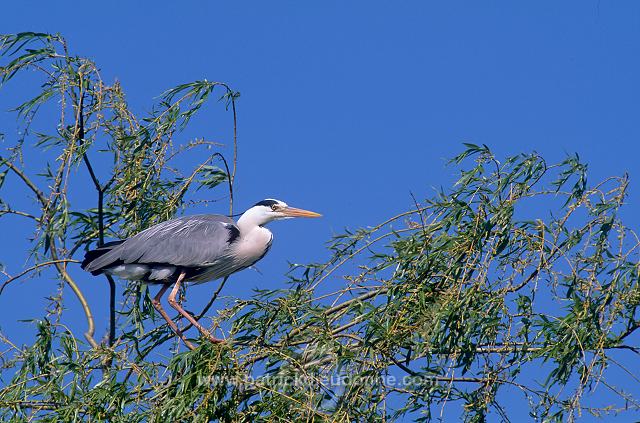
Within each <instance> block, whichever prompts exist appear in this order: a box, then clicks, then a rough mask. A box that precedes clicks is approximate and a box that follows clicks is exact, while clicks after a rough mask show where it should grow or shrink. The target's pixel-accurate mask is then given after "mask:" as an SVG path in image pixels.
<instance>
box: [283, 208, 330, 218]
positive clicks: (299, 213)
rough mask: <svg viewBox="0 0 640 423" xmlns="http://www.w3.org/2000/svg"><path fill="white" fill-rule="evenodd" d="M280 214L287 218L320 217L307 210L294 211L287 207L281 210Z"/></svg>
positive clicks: (318, 214) (294, 209)
mask: <svg viewBox="0 0 640 423" xmlns="http://www.w3.org/2000/svg"><path fill="white" fill-rule="evenodd" d="M282 214H284V215H285V216H287V217H320V216H322V215H321V214H320V213H316V212H312V211H309V210H302V209H296V208H295V207H287V208H285V209H284V210H282Z"/></svg>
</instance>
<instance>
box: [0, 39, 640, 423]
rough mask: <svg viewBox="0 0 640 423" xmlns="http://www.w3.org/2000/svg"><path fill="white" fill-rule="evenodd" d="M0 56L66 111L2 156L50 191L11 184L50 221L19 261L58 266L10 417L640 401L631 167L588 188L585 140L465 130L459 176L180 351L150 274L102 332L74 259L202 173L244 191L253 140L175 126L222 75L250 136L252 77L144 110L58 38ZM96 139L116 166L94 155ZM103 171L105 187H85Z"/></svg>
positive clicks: (540, 407) (12, 360)
mask: <svg viewBox="0 0 640 423" xmlns="http://www.w3.org/2000/svg"><path fill="white" fill-rule="evenodd" d="M0 52H1V53H2V54H3V57H4V59H5V62H6V63H4V65H3V67H2V68H1V69H0V71H1V76H2V82H3V83H4V84H8V83H10V82H11V81H10V80H11V79H13V78H14V77H18V76H19V75H20V74H21V73H23V72H24V71H26V70H35V71H36V73H37V74H38V75H41V76H42V77H43V78H44V79H43V81H44V82H42V81H41V82H40V86H41V91H40V92H39V93H38V94H37V95H36V96H35V97H33V98H32V99H30V100H28V101H26V102H24V103H23V104H21V105H19V106H18V107H17V109H16V112H17V113H18V114H19V115H20V116H22V117H23V118H24V122H25V124H26V125H27V126H28V125H30V124H31V122H33V121H34V120H35V119H37V116H38V110H39V108H40V107H41V106H43V105H45V104H54V105H56V107H58V108H60V112H61V113H60V120H59V122H58V124H57V126H56V129H55V130H54V131H53V132H51V133H37V132H29V131H26V132H25V139H20V140H18V141H17V142H15V143H13V144H11V146H10V147H8V148H6V154H4V155H3V156H2V158H1V159H0V176H1V178H2V180H4V179H5V178H8V177H9V176H8V175H11V177H12V178H13V183H15V184H21V185H22V189H23V191H24V192H25V193H28V195H31V196H33V197H35V199H36V206H35V207H33V208H32V209H29V210H19V209H16V208H14V207H13V206H12V200H13V199H12V198H9V197H7V193H6V192H5V193H4V194H2V192H1V191H0V194H2V196H0V201H1V203H0V206H1V207H2V210H0V217H1V216H6V215H18V216H22V217H23V218H24V219H29V220H30V221H31V222H32V223H33V230H34V233H35V236H34V239H33V249H32V251H31V252H30V253H31V257H32V261H33V263H32V264H33V267H30V268H29V269H27V270H26V271H25V272H24V275H22V274H21V275H18V276H20V277H23V276H29V275H30V274H32V273H33V272H36V271H39V270H41V269H42V268H49V267H52V269H53V270H54V271H55V275H56V277H57V279H58V280H59V284H58V291H57V294H54V295H52V300H51V301H52V304H51V307H50V308H49V309H48V310H46V311H44V312H43V315H42V316H40V317H39V320H38V325H37V330H38V333H37V337H36V341H35V343H34V344H33V345H29V346H25V347H18V346H16V345H15V344H14V343H12V342H11V340H10V339H8V338H6V337H4V336H3V338H2V344H3V345H4V347H3V348H4V351H3V353H2V363H3V366H2V373H1V377H2V384H3V386H2V388H1V389H0V415H1V416H2V418H3V420H14V421H22V420H33V419H37V420H42V421H73V420H92V421H94V420H108V421H163V422H164V421H211V420H221V421H249V420H251V421H254V420H255V421H261V420H262V421H272V420H278V421H280V420H286V421H346V420H349V421H392V420H395V419H399V418H401V417H404V418H408V419H415V420H417V419H424V420H435V419H438V418H444V419H448V418H449V419H450V418H453V417H458V416H463V417H464V419H465V420H467V421H484V420H485V419H487V418H492V419H494V420H495V419H500V420H507V421H508V420H510V419H512V420H518V419H520V418H522V416H527V415H528V418H533V419H535V420H538V421H553V420H555V421H565V420H569V421H571V420H573V419H576V418H578V417H580V416H584V415H586V414H588V413H591V414H593V415H596V416H609V415H615V414H620V413H622V414H623V415H629V416H631V415H636V414H635V413H637V412H638V411H640V410H639V408H640V405H639V404H638V401H637V400H636V398H634V396H633V393H634V392H635V393H637V392H639V390H638V379H637V378H636V376H634V375H633V371H632V370H629V368H630V367H632V366H633V363H634V362H635V361H637V353H638V348H639V347H638V345H637V341H638V338H637V334H636V333H635V332H636V330H637V329H638V327H639V325H640V323H639V321H638V320H637V318H638V316H637V314H638V313H637V308H638V304H639V303H640V289H639V285H638V278H639V274H638V245H639V240H638V238H637V236H636V234H635V233H634V232H633V231H632V230H631V229H629V228H627V227H625V226H624V224H623V223H622V221H621V218H620V215H621V214H620V211H621V208H622V206H623V204H624V200H625V196H626V190H627V186H628V180H627V177H626V176H621V177H611V178H608V179H606V180H604V181H601V182H599V183H597V184H589V183H588V182H587V167H586V165H584V164H583V163H581V162H580V160H579V158H578V157H577V156H571V157H568V158H567V159H566V160H564V161H563V162H561V163H556V164H549V163H547V162H546V161H545V160H544V159H543V158H542V157H540V156H539V155H537V154H521V155H518V156H514V157H510V158H507V159H504V160H499V159H498V158H496V157H495V156H494V155H493V154H492V153H491V151H490V150H489V149H488V148H487V147H485V146H475V145H471V144H467V145H466V149H465V151H464V152H463V153H462V154H460V155H459V156H457V157H456V158H454V159H453V160H452V163H451V165H452V166H455V167H456V168H459V169H460V176H459V179H458V181H457V182H456V183H455V185H453V186H452V187H450V188H447V189H442V190H441V191H440V192H439V193H437V194H436V195H434V196H433V197H431V198H428V199H426V200H424V201H421V202H417V201H416V204H415V208H413V209H411V210H407V211H406V212H405V213H402V214H400V215H397V216H395V217H393V218H391V219H389V220H387V221H385V222H382V223H381V224H380V225H378V226H375V227H369V228H361V229H358V230H356V231H346V232H345V233H344V234H342V235H339V236H336V237H334V238H333V239H332V240H331V241H330V242H329V243H328V246H327V247H328V249H329V251H330V252H331V258H330V259H329V260H328V261H327V262H326V263H315V264H310V265H307V266H295V267H293V268H292V269H291V272H290V273H289V274H288V275H286V279H287V281H286V283H283V287H285V288H283V289H281V290H277V291H256V293H255V295H253V296H252V297H251V298H238V299H234V300H233V301H230V302H228V303H227V304H226V306H225V307H224V308H223V309H219V310H218V311H217V313H210V314H211V315H212V316H209V320H207V323H206V324H208V325H210V326H211V327H212V328H213V327H222V328H223V329H224V330H225V331H226V332H227V336H228V338H229V342H227V343H224V344H221V345H214V344H210V343H208V342H206V340H204V339H201V340H200V344H199V347H198V348H196V349H195V350H194V351H185V350H180V351H174V352H173V353H172V354H162V353H166V352H167V345H173V346H174V347H175V345H176V344H175V343H174V344H171V342H172V341H173V338H172V333H171V331H170V330H169V328H168V327H167V326H166V325H161V324H159V323H158V321H157V320H155V319H156V318H157V316H154V313H153V308H152V307H150V303H149V294H148V291H147V290H146V288H145V287H144V286H136V285H131V287H130V288H129V289H128V290H127V291H126V292H125V293H124V295H123V296H122V297H119V301H118V302H119V305H116V302H117V301H116V300H117V298H116V297H115V290H113V289H112V291H111V292H112V298H111V299H110V301H111V310H112V323H113V322H114V321H115V312H116V311H117V312H118V313H119V314H120V316H121V318H120V319H119V320H118V325H117V327H113V325H112V330H111V333H110V336H109V337H107V339H106V340H104V341H102V342H97V341H96V340H95V339H94V329H93V322H92V313H91V309H90V307H89V305H88V304H87V302H86V300H85V299H84V296H83V294H82V292H81V290H80V289H79V288H78V286H77V284H76V282H75V281H74V279H73V277H72V275H71V272H70V271H69V268H70V267H72V266H77V264H76V263H75V260H76V259H77V258H78V257H80V256H81V255H82V252H83V251H84V250H85V249H86V248H88V246H90V245H92V244H93V243H101V242H104V239H111V238H121V237H125V236H127V235H129V234H131V233H133V232H136V231H138V230H140V229H141V228H144V227H147V226H148V225H151V224H153V223H156V222H158V221H161V220H164V219H167V218H169V217H170V216H172V215H173V214H174V213H176V212H177V211H178V210H179V209H180V208H181V207H188V206H189V204H190V202H189V201H187V200H186V198H187V197H186V196H187V194H188V193H189V192H193V191H194V190H193V189H191V188H192V185H193V186H195V187H203V188H206V189H213V190H214V191H216V190H217V191H218V196H222V195H224V194H225V193H226V195H228V196H229V197H230V199H231V202H230V205H231V206H232V195H233V191H232V186H233V185H232V184H233V174H234V172H235V164H236V160H235V156H234V158H233V160H230V161H229V162H230V163H231V164H232V165H231V167H229V166H227V161H226V160H225V158H224V157H223V155H222V154H221V153H220V150H218V146H217V145H213V144H212V143H208V142H205V141H204V140H196V141H193V142H190V143H183V144H181V145H174V140H175V139H176V137H177V134H179V133H180V131H182V130H183V129H184V128H186V127H187V125H188V123H189V120H190V119H191V118H192V117H193V116H194V115H195V114H196V113H197V112H198V110H199V109H200V108H201V106H202V105H203V104H204V103H205V102H206V101H207V100H208V99H209V97H210V96H211V94H212V93H214V91H216V90H220V93H219V95H218V98H219V99H221V100H222V101H224V102H225V104H226V106H227V107H228V108H229V109H231V110H232V111H233V117H234V120H233V122H234V133H235V100H236V99H237V97H238V93H236V92H234V91H232V90H231V89H230V88H229V87H227V86H226V85H225V84H222V83H215V82H208V81H199V82H194V83H191V84H185V85H182V86H179V87H176V88H174V89H172V90H169V91H167V92H166V93H165V94H164V95H163V96H162V97H161V99H160V101H159V103H158V104H157V106H156V107H155V108H154V109H153V111H152V113H151V114H150V115H149V116H146V117H143V118H141V117H137V116H136V115H134V113H132V111H131V110H130V108H129V107H128V105H127V103H126V101H125V98H124V94H123V92H122V90H121V88H120V86H119V85H118V84H117V83H116V84H113V85H106V84H105V83H104V82H103V81H102V79H101V78H100V73H99V70H98V68H97V67H96V66H95V65H94V64H93V63H92V62H91V61H89V60H87V59H84V58H79V57H75V56H72V55H70V54H69V53H68V51H67V47H66V44H65V43H64V40H62V39H61V38H60V37H58V36H52V35H46V34H35V33H23V34H17V35H7V36H3V37H2V38H1V39H0ZM27 138H28V139H29V140H30V141H33V140H36V147H35V148H32V147H28V148H27V147H26V141H25V140H26V139H27ZM234 146H235V143H234ZM202 148H204V149H207V151H209V154H208V155H207V159H206V160H205V161H203V162H202V163H200V164H198V165H196V166H195V167H194V168H193V169H190V170H189V171H186V172H185V171H184V168H180V167H179V166H174V165H173V163H174V162H175V160H176V157H179V156H180V155H181V154H186V153H188V151H190V150H192V149H202ZM211 151H213V153H211ZM234 151H235V148H234ZM39 152H40V153H39ZM38 154H44V155H45V156H47V155H48V156H47V157H53V158H54V160H53V161H52V162H51V164H50V165H49V166H48V167H47V169H46V172H44V173H43V174H41V175H39V176H37V177H36V176H29V175H28V172H27V171H26V167H25V166H26V165H25V164H26V163H29V162H30V160H32V159H33V156H34V155H38ZM98 154H100V155H101V156H100V157H102V159H101V163H102V164H103V165H102V166H103V167H104V163H107V164H108V166H109V167H108V171H109V172H108V173H109V175H110V177H109V179H108V180H104V181H102V180H99V178H98V177H97V176H96V172H95V171H94V170H93V168H92V162H91V160H90V159H91V158H93V157H94V156H96V155H98ZM107 156H108V157H110V159H109V160H105V159H104V157H107ZM200 157H202V156H200ZM214 163H217V164H214ZM218 165H219V166H218ZM82 168H84V169H85V170H87V172H85V173H82V172H80V171H79V169H82ZM103 170H104V169H103ZM87 183H90V184H92V185H93V186H94V188H95V193H96V196H95V198H94V199H92V200H91V204H89V203H88V202H87V201H80V200H77V199H76V201H71V197H72V194H71V193H72V192H74V187H75V186H76V185H79V184H87ZM190 189H191V190H190ZM201 193H202V192H201ZM207 195H211V194H210V193H209V192H207ZM83 203H87V204H83ZM0 221H1V219H0ZM27 235H28V234H25V236H27ZM15 278H16V277H14V278H10V279H8V280H7V281H5V285H6V284H7V283H8V282H12V281H13V280H15ZM107 282H108V283H109V284H111V287H112V288H114V285H113V281H112V280H109V281H107ZM62 284H67V285H69V286H71V287H72V292H74V294H75V296H76V300H78V301H79V303H80V305H81V306H82V307H83V310H84V312H85V315H86V318H87V325H88V330H87V332H86V333H85V334H84V338H83V337H81V336H77V335H78V334H75V333H72V332H71V331H70V330H69V329H68V328H67V327H66V326H64V325H63V324H62V323H61V317H62V314H63V313H64V311H63V310H64V307H63V304H65V305H67V307H70V306H71V304H73V307H76V304H77V303H78V302H77V301H75V300H73V299H67V298H63V296H62V295H61V294H60V293H61V292H62V291H61V286H62ZM2 295H11V291H10V289H7V290H5V292H4V293H3V294H2ZM34 317H35V316H34ZM5 318H6V316H5ZM149 320H155V323H151V324H150V322H149ZM203 321H204V320H203ZM612 374H613V375H614V376H611V375H612ZM620 375H622V376H620ZM625 413H627V414H625Z"/></svg>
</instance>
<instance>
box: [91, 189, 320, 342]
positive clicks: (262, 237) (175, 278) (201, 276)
mask: <svg viewBox="0 0 640 423" xmlns="http://www.w3.org/2000/svg"><path fill="white" fill-rule="evenodd" d="M319 216H320V215H319V214H318V213H315V212H311V211H308V210H302V209H296V208H294V207H289V206H288V205H287V204H286V203H284V202H282V201H278V200H273V199H267V200H263V201H260V202H259V203H257V204H255V205H254V206H253V207H251V208H250V209H249V210H247V211H246V212H244V213H243V214H242V216H241V217H240V219H238V222H237V223H234V222H233V220H231V219H230V218H228V217H226V216H220V215H215V214H198V215H193V216H183V217H179V218H177V219H171V220H167V221H166V222H162V223H159V224H157V225H154V226H152V227H150V228H148V229H146V230H144V231H142V232H140V233H138V234H136V235H134V236H132V237H131V238H128V239H125V240H122V241H113V242H109V243H107V244H105V245H103V246H101V247H98V248H96V249H94V250H91V251H87V253H86V254H85V256H84V261H83V262H82V265H81V266H82V268H83V269H85V270H86V271H88V272H91V273H92V274H93V275H98V274H100V273H106V274H108V275H114V276H118V277H120V278H122V279H128V280H140V281H144V282H147V283H160V284H162V286H161V288H160V290H159V291H158V293H157V294H156V296H155V297H153V299H152V300H151V303H152V304H153V307H154V308H155V309H156V310H158V312H160V314H161V315H162V317H163V318H164V319H165V320H166V321H167V324H168V325H169V327H171V329H172V330H173V331H174V332H175V333H176V334H177V335H178V336H179V337H180V338H181V339H182V340H183V341H184V343H185V344H186V345H187V346H188V347H189V348H191V349H193V348H194V346H193V344H192V343H191V342H190V341H189V340H187V338H186V337H185V336H184V334H183V333H182V331H181V330H180V329H179V328H178V326H177V325H176V324H175V322H174V321H173V320H172V319H171V318H170V317H169V315H168V314H167V312H166V311H165V310H164V308H163V307H162V304H161V303H160V300H161V298H162V296H163V295H164V293H165V292H166V291H167V290H168V289H169V287H170V284H172V285H173V289H172V290H171V293H170V294H169V304H170V305H171V307H173V308H174V309H176V310H177V311H178V312H179V313H180V314H181V315H182V316H183V317H185V318H186V319H187V320H189V322H190V323H191V324H193V325H194V326H195V327H196V328H198V330H199V331H200V332H201V333H202V334H203V335H204V336H206V337H207V338H208V339H209V340H210V341H211V342H223V340H222V339H219V338H216V337H214V336H213V335H211V333H209V331H207V330H206V329H205V328H204V327H203V326H202V325H201V324H200V323H198V321H197V320H196V319H195V318H194V317H193V316H192V315H191V314H189V313H188V312H187V311H186V310H184V309H183V308H182V306H181V305H180V304H179V303H178V301H177V300H176V295H177V294H178V292H179V290H180V286H181V284H182V283H183V282H206V281H210V280H214V279H219V278H224V280H223V281H222V285H223V284H224V282H225V281H226V280H227V277H228V276H229V275H231V274H232V273H235V272H237V271H239V270H242V269H245V268H247V267H249V266H252V265H253V264H254V263H255V262H257V261H258V260H260V259H262V257H264V256H265V254H267V251H269V247H271V241H272V240H273V235H272V234H271V232H270V231H269V230H268V229H267V228H265V227H264V226H265V225H266V224H267V223H269V222H272V221H274V220H280V219H289V218H292V217H319ZM222 285H221V286H220V288H219V289H222Z"/></svg>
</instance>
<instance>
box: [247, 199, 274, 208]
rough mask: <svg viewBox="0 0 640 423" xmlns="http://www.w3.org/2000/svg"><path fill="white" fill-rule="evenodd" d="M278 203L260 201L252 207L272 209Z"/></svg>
mask: <svg viewBox="0 0 640 423" xmlns="http://www.w3.org/2000/svg"><path fill="white" fill-rule="evenodd" d="M277 204H278V202H277V201H276V200H262V201H260V202H258V203H255V204H254V205H253V206H254V207H255V206H267V207H272V206H274V205H277Z"/></svg>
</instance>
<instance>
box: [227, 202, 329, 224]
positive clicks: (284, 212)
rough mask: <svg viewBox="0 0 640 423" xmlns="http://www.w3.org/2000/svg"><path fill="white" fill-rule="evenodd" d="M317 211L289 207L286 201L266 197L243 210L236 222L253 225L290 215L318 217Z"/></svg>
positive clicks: (290, 216) (288, 217) (289, 216)
mask: <svg viewBox="0 0 640 423" xmlns="http://www.w3.org/2000/svg"><path fill="white" fill-rule="evenodd" d="M320 216H322V215H321V214H319V213H315V212H312V211H308V210H302V209H297V208H295V207H289V205H287V203H285V202H284V201H280V200H274V199H273V198H268V199H266V200H262V201H260V202H258V203H256V204H254V206H253V207H251V208H250V209H249V210H247V211H246V212H244V213H243V214H242V216H241V217H240V219H239V220H238V223H240V222H241V221H245V222H251V223H253V224H254V225H258V226H263V225H266V224H267V223H269V222H272V221H274V220H280V219H290V218H292V217H320Z"/></svg>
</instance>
